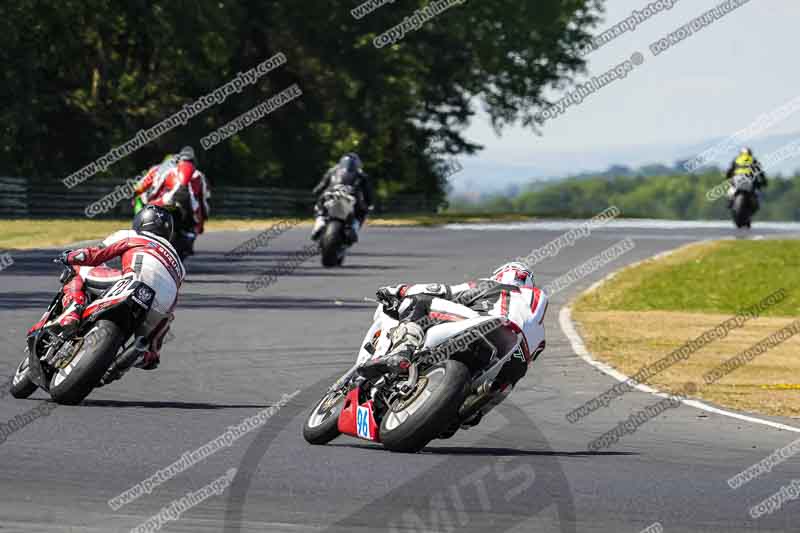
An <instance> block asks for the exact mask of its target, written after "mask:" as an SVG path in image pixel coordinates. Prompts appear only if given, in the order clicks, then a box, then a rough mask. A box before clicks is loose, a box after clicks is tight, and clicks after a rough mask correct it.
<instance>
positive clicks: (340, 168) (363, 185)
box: [311, 152, 375, 243]
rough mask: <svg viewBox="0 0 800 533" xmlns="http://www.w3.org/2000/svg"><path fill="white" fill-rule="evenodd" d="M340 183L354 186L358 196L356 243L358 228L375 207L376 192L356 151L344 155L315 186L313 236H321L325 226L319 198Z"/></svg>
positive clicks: (354, 233)
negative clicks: (315, 199) (315, 200)
mask: <svg viewBox="0 0 800 533" xmlns="http://www.w3.org/2000/svg"><path fill="white" fill-rule="evenodd" d="M340 185H346V186H349V187H352V190H353V193H354V194H355V197H356V208H355V220H354V221H353V231H352V234H351V241H352V242H354V243H355V242H357V241H358V230H359V228H360V227H361V226H362V225H363V224H364V220H365V219H366V218H367V213H368V212H369V211H370V209H372V208H373V205H374V203H375V192H374V190H373V188H372V183H371V182H370V180H369V177H368V176H367V174H366V173H365V172H364V168H363V165H362V163H361V158H360V157H358V154H356V153H354V152H351V153H348V154H345V155H344V156H342V158H341V159H340V160H339V162H338V163H337V164H336V165H335V166H333V167H331V168H330V169H329V170H328V171H327V172H326V173H325V175H324V176H323V177H322V181H320V182H319V183H318V184H317V186H316V187H314V190H313V193H314V195H315V196H317V203H316V205H315V206H314V214H315V215H316V217H317V219H316V222H315V223H314V229H313V230H312V231H311V238H312V239H313V240H316V239H317V238H319V234H320V232H321V231H322V228H323V227H324V226H325V219H324V217H323V216H322V215H323V210H322V206H321V205H320V202H319V198H320V197H321V196H322V194H323V193H324V192H325V191H327V190H328V189H330V188H332V187H336V186H340Z"/></svg>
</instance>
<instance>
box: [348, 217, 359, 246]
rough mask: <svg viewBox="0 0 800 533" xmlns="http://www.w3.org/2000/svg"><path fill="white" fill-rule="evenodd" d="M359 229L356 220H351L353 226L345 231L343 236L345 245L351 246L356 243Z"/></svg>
mask: <svg viewBox="0 0 800 533" xmlns="http://www.w3.org/2000/svg"><path fill="white" fill-rule="evenodd" d="M359 227H360V224H359V223H358V220H353V225H352V226H350V227H349V228H347V229H346V230H345V235H346V236H347V243H348V244H349V245H351V246H352V245H353V244H355V243H357V242H358V229H359Z"/></svg>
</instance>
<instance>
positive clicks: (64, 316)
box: [44, 302, 84, 338]
mask: <svg viewBox="0 0 800 533" xmlns="http://www.w3.org/2000/svg"><path fill="white" fill-rule="evenodd" d="M83 308H84V306H83V305H81V304H78V303H76V302H72V303H71V304H70V305H69V306H67V308H66V309H65V310H64V312H63V313H61V314H60V315H59V316H58V317H57V318H54V319H53V320H51V321H50V322H48V323H47V324H45V326H44V327H45V328H47V329H48V330H50V331H51V332H52V333H54V334H55V335H61V336H62V337H65V338H66V337H69V336H71V335H73V334H74V333H75V332H76V331H77V330H78V326H80V324H81V313H83Z"/></svg>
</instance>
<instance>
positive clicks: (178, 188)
mask: <svg viewBox="0 0 800 533" xmlns="http://www.w3.org/2000/svg"><path fill="white" fill-rule="evenodd" d="M135 193H136V195H137V196H138V197H139V198H140V199H141V200H142V202H143V203H144V204H152V205H157V206H161V207H172V206H174V207H178V208H179V210H180V212H181V216H180V220H176V221H175V222H176V229H187V230H189V229H191V230H193V231H194V233H196V234H198V235H199V234H201V233H203V231H204V230H205V221H206V220H208V215H209V211H210V209H209V206H208V198H209V197H210V193H209V190H208V183H207V181H206V177H205V174H203V173H202V172H201V171H200V170H199V169H197V166H196V160H195V154H194V149H193V148H192V147H191V146H184V147H183V148H181V151H180V152H179V153H178V154H176V155H168V156H167V157H166V158H165V159H164V161H163V162H162V163H161V164H159V165H156V166H153V167H151V168H150V169H149V170H148V171H147V173H146V174H145V176H144V177H143V178H142V179H141V181H139V183H138V184H137V185H136V188H135Z"/></svg>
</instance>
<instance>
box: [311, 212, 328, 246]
mask: <svg viewBox="0 0 800 533" xmlns="http://www.w3.org/2000/svg"><path fill="white" fill-rule="evenodd" d="M324 227H325V217H317V218H316V220H314V228H313V229H312V230H311V240H312V241H316V240H317V239H319V236H320V234H321V233H322V229H323V228H324Z"/></svg>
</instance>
